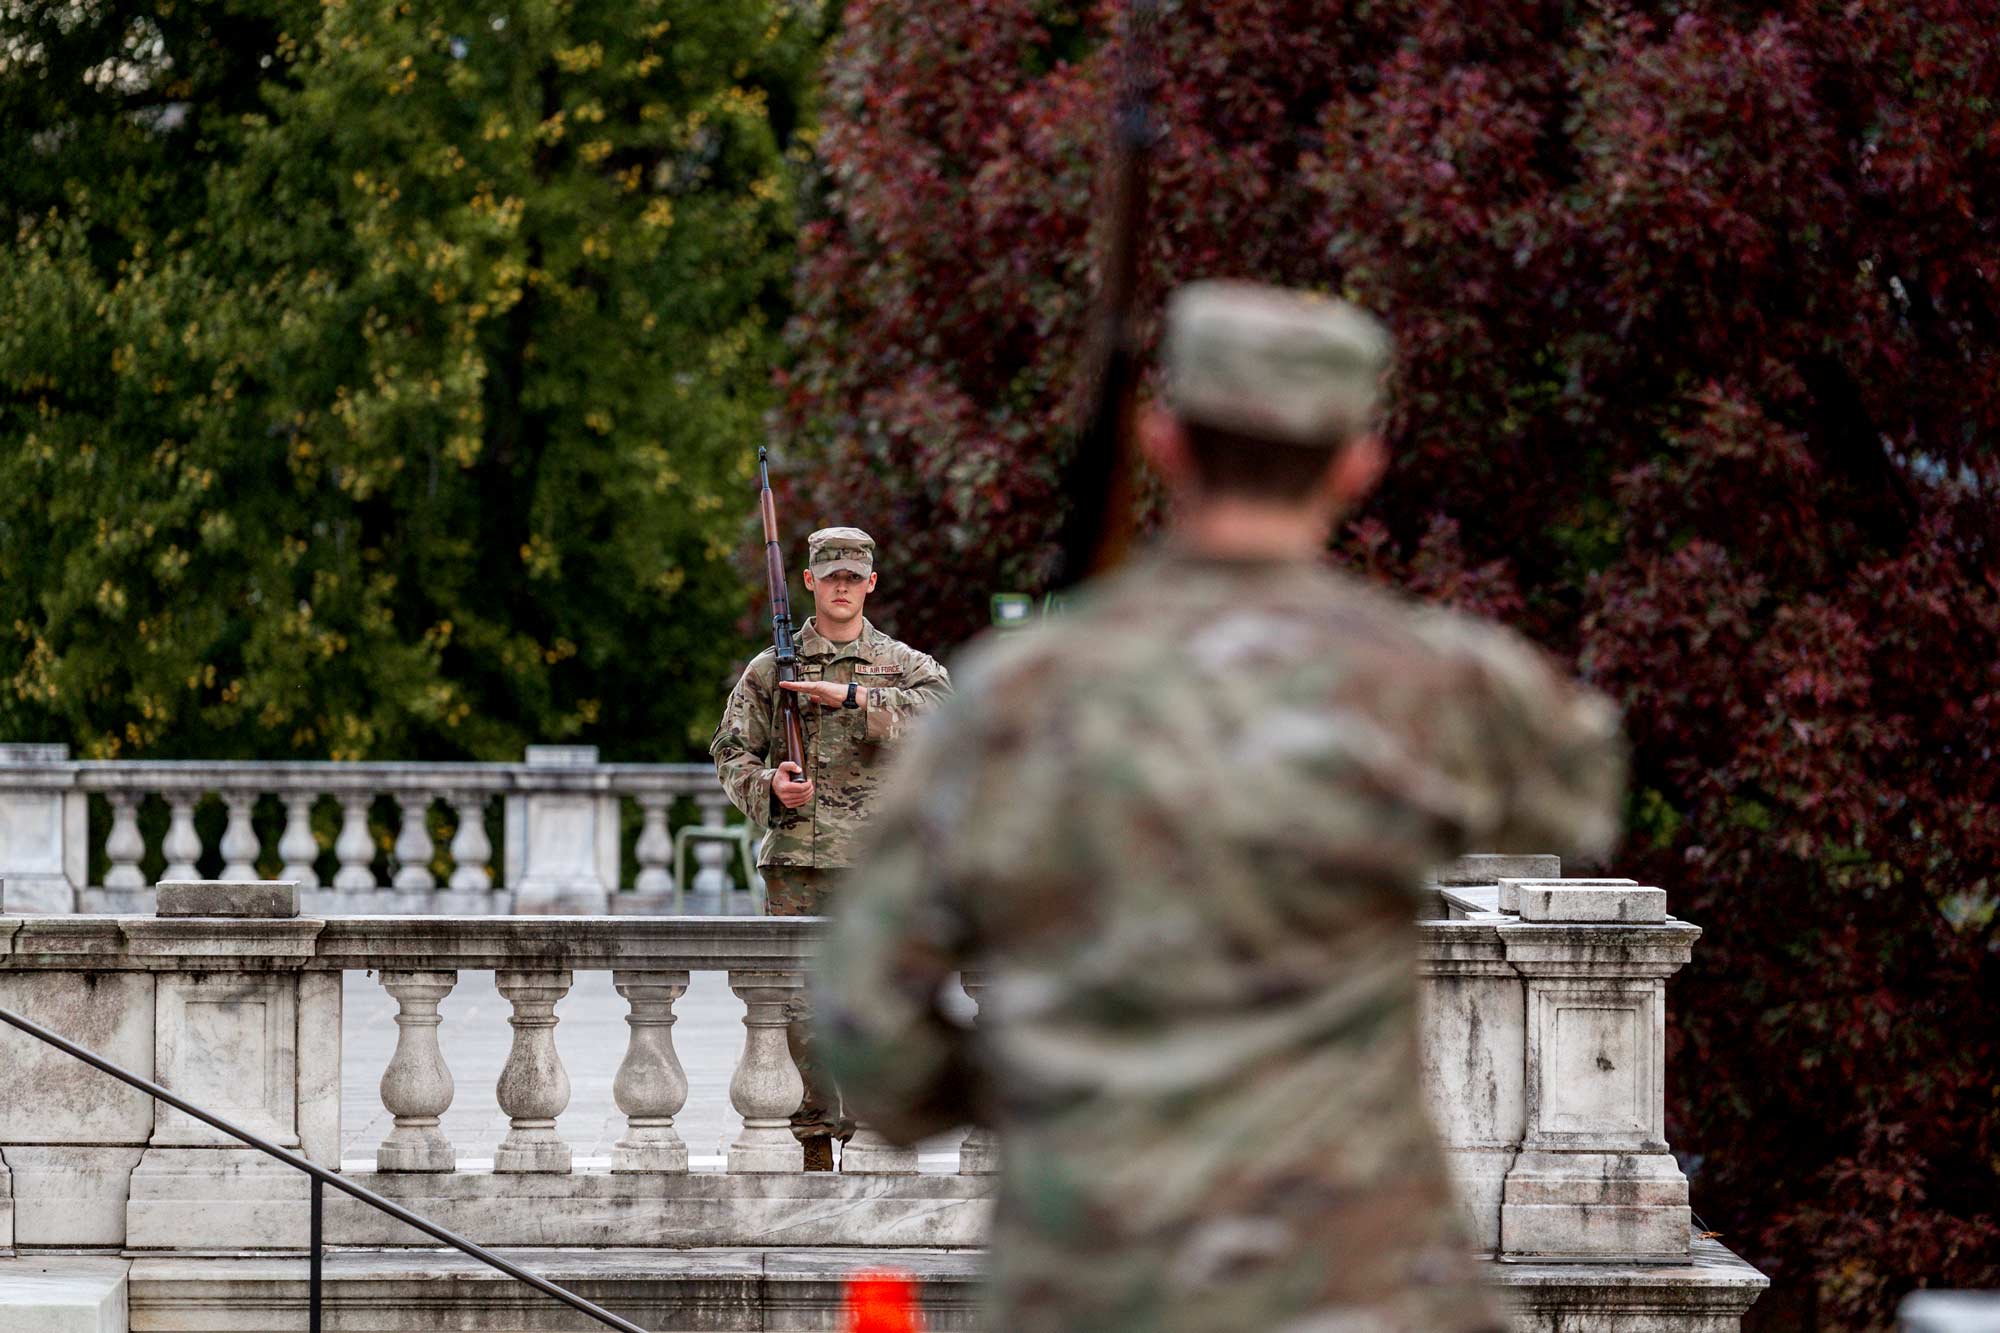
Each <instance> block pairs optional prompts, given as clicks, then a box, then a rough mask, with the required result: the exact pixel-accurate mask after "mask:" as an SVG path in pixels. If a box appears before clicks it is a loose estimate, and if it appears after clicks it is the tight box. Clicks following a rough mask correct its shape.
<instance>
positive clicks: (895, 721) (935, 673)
mask: <svg viewBox="0 0 2000 1333" xmlns="http://www.w3.org/2000/svg"><path fill="white" fill-rule="evenodd" d="M950 696H951V676H950V674H949V673H948V672H946V671H945V669H944V668H943V667H942V666H940V665H939V664H938V663H937V662H936V661H935V660H934V659H932V658H929V657H926V656H924V655H923V654H922V653H912V654H910V667H909V673H908V674H907V675H906V676H904V678H903V679H902V681H901V682H899V683H898V684H896V685H894V686H883V685H877V686H872V687H870V688H869V689H868V690H867V691H866V693H865V695H864V696H863V698H862V700H861V706H862V707H863V708H865V709H867V710H868V711H867V715H866V716H867V733H866V734H867V737H868V739H869V740H871V741H883V742H887V741H894V740H897V739H899V738H901V736H902V735H903V733H904V732H905V731H906V730H908V729H909V725H910V724H911V723H912V722H914V721H916V720H917V719H918V718H920V717H922V716H923V715H924V714H925V713H928V712H931V711H932V710H934V709H935V708H936V707H937V706H938V705H939V704H941V703H943V702H944V701H945V700H946V699H947V698H949V697H950Z"/></svg>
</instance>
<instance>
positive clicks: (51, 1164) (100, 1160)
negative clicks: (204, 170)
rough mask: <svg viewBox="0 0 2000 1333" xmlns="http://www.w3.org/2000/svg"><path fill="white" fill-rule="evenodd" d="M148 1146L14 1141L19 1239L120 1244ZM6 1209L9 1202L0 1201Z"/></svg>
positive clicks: (63, 1244) (84, 1245)
mask: <svg viewBox="0 0 2000 1333" xmlns="http://www.w3.org/2000/svg"><path fill="white" fill-rule="evenodd" d="M145 1151H146V1150H145V1149H144V1148H143V1147H138V1146H133V1147H121V1146H117V1145H73V1144H72V1145H53V1146H43V1145H26V1144H10V1145H9V1146H8V1148H7V1152H6V1156H7V1165H8V1167H9V1168H10V1169H11V1171H12V1174H13V1177H14V1201H13V1206H14V1244H15V1245H16V1246H17V1247H19V1246H32V1247H34V1248H35V1249H116V1248H119V1247H122V1246H123V1245H124V1244H125V1206H126V1204H127V1202H128V1201H129V1199H130V1197H131V1192H132V1169H133V1168H134V1167H135V1166H137V1165H138V1164H139V1158H140V1157H141V1156H142V1155H144V1153H145ZM0 1208H4V1204H0Z"/></svg>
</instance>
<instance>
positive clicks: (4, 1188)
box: [0, 1152, 14, 1257]
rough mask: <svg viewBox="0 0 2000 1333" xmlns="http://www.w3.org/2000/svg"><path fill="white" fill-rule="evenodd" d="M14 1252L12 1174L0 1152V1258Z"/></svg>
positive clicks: (4, 1154)
mask: <svg viewBox="0 0 2000 1333" xmlns="http://www.w3.org/2000/svg"><path fill="white" fill-rule="evenodd" d="M13 1252H14V1172H13V1168H11V1167H9V1166H8V1165H7V1154H6V1153H4V1152H0V1257H5V1256H7V1255H10V1254H12V1253H13Z"/></svg>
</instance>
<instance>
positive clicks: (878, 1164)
mask: <svg viewBox="0 0 2000 1333" xmlns="http://www.w3.org/2000/svg"><path fill="white" fill-rule="evenodd" d="M840 1169H841V1170H842V1171H844V1172H846V1173H847V1174H848V1175H856V1176H914V1175H915V1174H917V1150H916V1149H915V1148H914V1147H910V1148H902V1147H898V1146H897V1145H895V1144H893V1143H891V1142H889V1140H887V1139H885V1138H883V1137H882V1132H881V1131H880V1130H877V1129H870V1128H869V1127H868V1126H867V1125H866V1124H862V1125H859V1126H857V1127H856V1128H855V1131H854V1137H853V1138H851V1139H849V1140H848V1141H847V1142H846V1143H845V1144H844V1145H843V1146H842V1147H841V1150H840Z"/></svg>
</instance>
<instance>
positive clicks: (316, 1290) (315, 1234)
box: [306, 1176, 324, 1333]
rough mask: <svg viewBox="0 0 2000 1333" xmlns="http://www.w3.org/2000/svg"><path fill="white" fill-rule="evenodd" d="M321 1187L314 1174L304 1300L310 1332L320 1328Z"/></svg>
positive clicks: (318, 1332)
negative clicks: (309, 1250) (308, 1306)
mask: <svg viewBox="0 0 2000 1333" xmlns="http://www.w3.org/2000/svg"><path fill="white" fill-rule="evenodd" d="M323 1189H324V1186H322V1185H321V1184H320V1183H319V1177H318V1176H314V1177H313V1181H312V1267H311V1268H310V1269H309V1270H307V1277H306V1300H307V1301H308V1302H309V1303H310V1308H309V1310H308V1311H307V1315H306V1327H307V1329H308V1330H309V1331H310V1333H320V1328H319V1320H320V1315H319V1309H320V1285H319V1284H320V1254H321V1251H322V1246H321V1233H320V1217H321V1192H322V1190H323Z"/></svg>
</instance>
